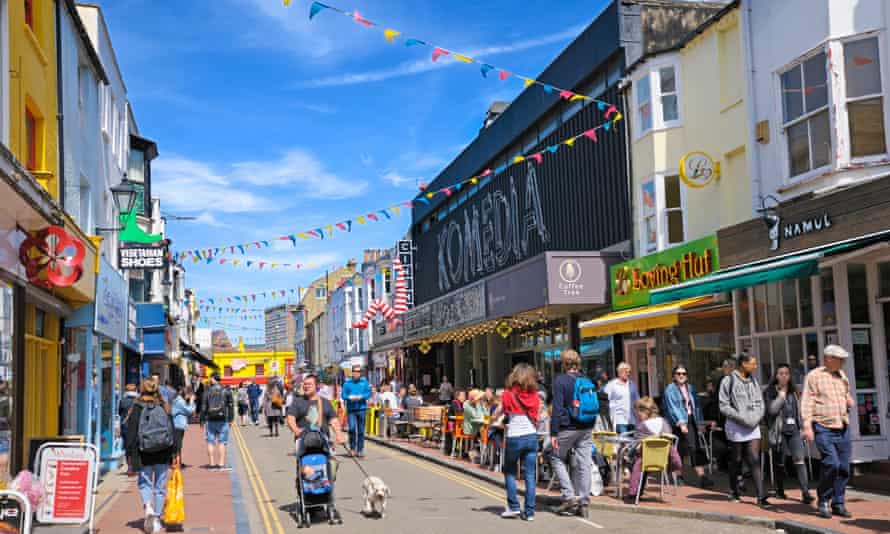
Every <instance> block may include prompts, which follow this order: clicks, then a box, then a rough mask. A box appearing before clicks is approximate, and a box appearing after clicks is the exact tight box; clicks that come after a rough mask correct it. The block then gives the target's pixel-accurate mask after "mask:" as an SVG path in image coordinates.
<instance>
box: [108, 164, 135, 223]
mask: <svg viewBox="0 0 890 534" xmlns="http://www.w3.org/2000/svg"><path fill="white" fill-rule="evenodd" d="M111 194H112V196H113V198H114V206H115V207H116V208H117V212H118V213H120V214H121V215H126V214H127V213H130V212H131V211H133V208H135V207H136V197H137V196H138V194H139V190H137V189H136V186H135V185H133V182H131V181H130V180H128V179H127V175H126V174H124V179H123V180H121V183H119V184H118V185H116V186H114V187H112V188H111Z"/></svg>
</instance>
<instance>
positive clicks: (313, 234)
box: [306, 230, 318, 237]
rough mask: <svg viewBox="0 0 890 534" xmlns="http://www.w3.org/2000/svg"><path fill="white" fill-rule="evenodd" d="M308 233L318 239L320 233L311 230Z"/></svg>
mask: <svg viewBox="0 0 890 534" xmlns="http://www.w3.org/2000/svg"><path fill="white" fill-rule="evenodd" d="M306 233H307V234H309V235H311V236H312V237H318V232H316V231H315V230H309V231H308V232H306Z"/></svg>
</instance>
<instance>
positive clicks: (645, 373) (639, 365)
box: [624, 338, 660, 397]
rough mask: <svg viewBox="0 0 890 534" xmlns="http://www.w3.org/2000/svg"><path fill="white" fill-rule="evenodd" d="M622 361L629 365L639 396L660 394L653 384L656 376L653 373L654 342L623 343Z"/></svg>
mask: <svg viewBox="0 0 890 534" xmlns="http://www.w3.org/2000/svg"><path fill="white" fill-rule="evenodd" d="M624 361H626V362H627V363H628V364H630V368H631V373H632V374H631V376H632V377H633V378H632V379H633V380H634V381H635V382H636V383H637V388H639V390H640V396H642V397H645V396H647V395H648V396H654V397H657V396H658V395H659V394H660V388H659V387H658V384H657V383H654V382H655V380H656V377H657V376H658V374H657V373H656V372H655V340H654V339H652V338H649V339H634V340H630V341H625V342H624Z"/></svg>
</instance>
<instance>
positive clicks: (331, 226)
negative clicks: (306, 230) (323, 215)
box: [324, 224, 334, 235]
mask: <svg viewBox="0 0 890 534" xmlns="http://www.w3.org/2000/svg"><path fill="white" fill-rule="evenodd" d="M324 229H325V230H327V232H328V235H334V225H333V224H329V225H327V226H325V227H324Z"/></svg>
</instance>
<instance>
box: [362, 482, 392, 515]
mask: <svg viewBox="0 0 890 534" xmlns="http://www.w3.org/2000/svg"><path fill="white" fill-rule="evenodd" d="M362 494H363V495H364V498H365V506H364V507H363V508H362V513H363V514H365V515H366V516H371V515H376V516H377V517H379V518H381V519H383V517H384V516H385V514H386V499H387V498H388V497H389V487H387V485H386V484H385V483H384V482H383V480H381V479H380V478H378V477H368V478H366V479H365V480H364V482H362Z"/></svg>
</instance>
